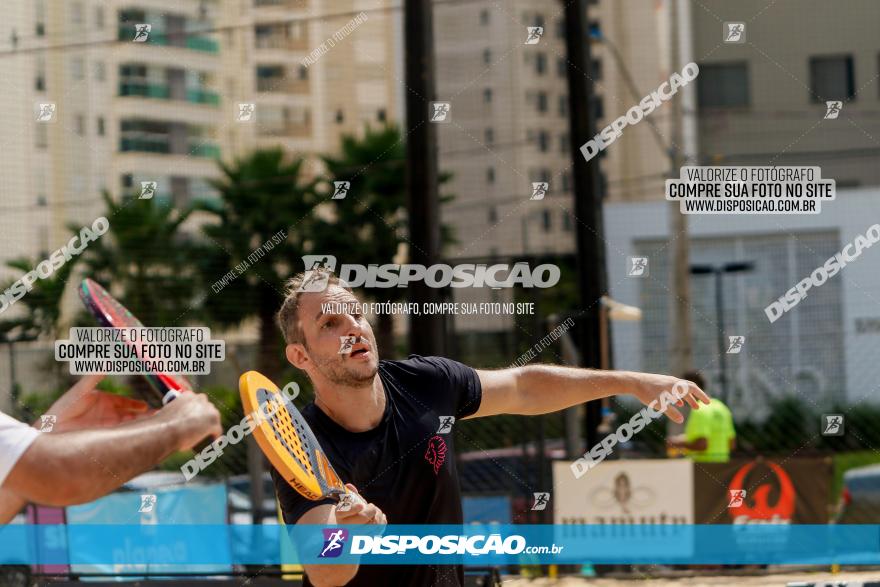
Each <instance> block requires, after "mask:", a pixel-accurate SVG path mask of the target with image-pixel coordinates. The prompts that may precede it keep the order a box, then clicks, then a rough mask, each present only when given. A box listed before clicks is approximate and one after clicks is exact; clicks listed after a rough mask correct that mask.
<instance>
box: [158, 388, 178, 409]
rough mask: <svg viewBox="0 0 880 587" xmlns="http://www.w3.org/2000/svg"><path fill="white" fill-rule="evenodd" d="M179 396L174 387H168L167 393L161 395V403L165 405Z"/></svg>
mask: <svg viewBox="0 0 880 587" xmlns="http://www.w3.org/2000/svg"><path fill="white" fill-rule="evenodd" d="M179 396H180V392H179V391H177V390H176V389H169V390H168V393H166V394H165V395H164V396H162V405H163V406H167V405H168V404H169V403H171V402H172V401H174V400H176V399H177V398H178V397H179Z"/></svg>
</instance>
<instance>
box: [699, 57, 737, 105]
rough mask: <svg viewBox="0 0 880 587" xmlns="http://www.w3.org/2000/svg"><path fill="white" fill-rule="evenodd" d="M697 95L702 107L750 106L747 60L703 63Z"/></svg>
mask: <svg viewBox="0 0 880 587" xmlns="http://www.w3.org/2000/svg"><path fill="white" fill-rule="evenodd" d="M697 96H698V98H697V99H698V102H699V105H700V108H736V107H744V106H748V105H749V80H748V69H747V66H746V64H745V62H742V63H713V64H711V65H710V64H706V65H701V66H700V76H699V77H698V78H697Z"/></svg>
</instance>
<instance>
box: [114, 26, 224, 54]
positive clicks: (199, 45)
mask: <svg viewBox="0 0 880 587" xmlns="http://www.w3.org/2000/svg"><path fill="white" fill-rule="evenodd" d="M134 35H135V30H134V26H132V25H120V26H119V40H120V41H129V42H133V39H134ZM144 44H145V45H150V44H153V45H163V46H169V47H181V48H186V49H192V50H193V51H202V52H205V53H217V52H219V50H220V44H219V43H218V42H217V41H215V40H214V39H212V38H210V37H206V36H204V35H199V34H196V33H174V34H171V35H169V34H167V33H165V32H163V31H156V30H155V29H153V30H152V31H150V34H149V37H148V38H147V40H146V42H144Z"/></svg>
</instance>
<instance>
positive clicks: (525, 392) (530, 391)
mask: <svg viewBox="0 0 880 587" xmlns="http://www.w3.org/2000/svg"><path fill="white" fill-rule="evenodd" d="M477 375H478V376H479V378H480V384H481V385H482V389H483V397H482V401H481V403H480V409H479V410H478V411H477V412H476V413H475V414H474V415H473V416H471V417H476V418H479V417H482V416H493V415H496V414H521V415H525V416H533V415H537V414H547V413H550V412H556V411H559V410H563V409H565V408H570V407H572V406H576V405H579V404H582V403H584V402H588V401H591V400H596V399H601V398H603V397H609V396H612V395H621V394H631V395H633V396H634V397H636V398H637V399H638V400H639V401H641V402H642V403H644V404H646V405H647V404H649V403H651V402H652V401H654V400H656V399H658V398H659V397H660V395H661V394H662V393H663V392H672V390H673V387H674V386H675V384H676V383H678V382H679V381H683V380H681V379H678V378H676V377H671V376H669V375H655V374H652V373H636V372H633V371H599V370H593V369H580V368H577V367H561V366H558V365H528V366H526V367H516V368H511V369H500V370H498V371H482V370H478V371H477ZM686 384H687V386H688V393H687V395H686V396H685V397H684V400H685V401H687V402H688V403H689V404H690V405H691V407H693V408H699V403H698V400H699V401H702V402H703V403H705V404H708V403H709V397H708V396H707V395H706V394H705V393H704V392H703V390H701V389H700V388H699V387H697V386H696V385H695V384H693V383H691V382H689V381H688V382H686ZM679 405H682V403H681V402H679ZM666 415H667V416H669V418H671V419H672V420H674V421H675V422H683V421H684V417H683V416H682V415H681V412H679V411H678V410H676V409H675V407H673V406H672V405H670V406H669V407H668V408H667V410H666Z"/></svg>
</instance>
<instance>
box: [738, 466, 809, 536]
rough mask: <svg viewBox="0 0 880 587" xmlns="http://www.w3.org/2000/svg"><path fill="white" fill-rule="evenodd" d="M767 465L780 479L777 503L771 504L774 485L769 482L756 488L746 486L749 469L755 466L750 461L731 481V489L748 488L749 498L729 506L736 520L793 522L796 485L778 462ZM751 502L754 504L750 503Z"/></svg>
mask: <svg viewBox="0 0 880 587" xmlns="http://www.w3.org/2000/svg"><path fill="white" fill-rule="evenodd" d="M767 465H769V466H770V468H771V469H772V470H773V473H774V474H775V475H776V478H777V479H778V480H779V499H777V500H776V503H775V504H773V505H770V503H768V502H769V497H770V491H771V490H772V489H773V486H772V485H770V484H769V483H765V484H763V485H759V486H758V487H757V488H756V489H749V488H746V487H744V485H745V480H746V477H747V476H748V474H749V471H751V470H752V468H754V466H755V463H749V464H747V465H745V466H743V467H742V468H741V469H740V470H739V471H737V472H736V474H735V475H734V476H733V479H732V480H731V481H730V486H729V488H728V489H730V490H741V489H747V492H746V495H747V498H746V499H745V500H743V503H742V505H739V506H736V507H731V508H728V509H729V512H730V516H731V517H732V518H733V519H734V520H737V519H739V520H742V519H745V520H776V521H778V522H780V523H787V522H791V518H792V516H793V515H794V507H795V498H796V494H795V491H794V485H792V483H791V479H790V478H789V477H788V473H786V472H785V470H784V469H783V468H782V467H780V466H779V465H777V464H776V463H771V462H769V461H768V462H767ZM749 502H751V503H752V504H754V505H749Z"/></svg>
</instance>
